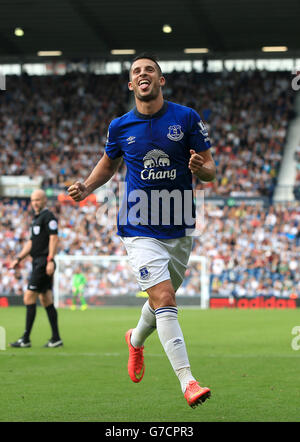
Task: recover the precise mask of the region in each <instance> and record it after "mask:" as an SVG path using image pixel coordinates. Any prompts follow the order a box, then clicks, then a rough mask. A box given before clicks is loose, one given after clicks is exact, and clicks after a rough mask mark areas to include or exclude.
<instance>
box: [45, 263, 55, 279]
mask: <svg viewBox="0 0 300 442" xmlns="http://www.w3.org/2000/svg"><path fill="white" fill-rule="evenodd" d="M54 270H55V264H54V262H53V261H49V262H47V265H46V273H47V275H48V276H51V275H53V273H54Z"/></svg>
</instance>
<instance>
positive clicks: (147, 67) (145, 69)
mask: <svg viewBox="0 0 300 442" xmlns="http://www.w3.org/2000/svg"><path fill="white" fill-rule="evenodd" d="M164 84H165V78H164V77H163V76H161V74H160V72H159V69H158V67H157V65H156V63H155V62H154V61H152V60H149V59H147V58H142V59H139V60H137V61H135V62H134V63H133V65H132V67H131V72H130V81H129V83H128V87H129V89H130V90H131V91H133V92H134V95H135V97H136V98H137V99H138V100H140V101H151V100H155V99H156V98H157V97H158V95H159V93H160V91H161V89H160V88H161V87H162V86H164Z"/></svg>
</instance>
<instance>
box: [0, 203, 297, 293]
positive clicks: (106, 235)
mask: <svg viewBox="0 0 300 442" xmlns="http://www.w3.org/2000/svg"><path fill="white" fill-rule="evenodd" d="M49 207H51V209H52V210H53V211H54V213H55V214H56V215H57V217H58V219H59V237H60V249H59V253H60V254H61V255H65V257H66V259H65V261H64V263H63V264H62V267H61V269H60V278H59V284H60V292H61V293H71V280H72V274H73V273H74V271H75V266H76V265H77V264H79V266H81V269H82V271H83V272H85V273H86V277H87V280H88V281H87V285H86V292H85V293H86V295H87V296H94V295H101V294H107V295H108V294H110V295H119V294H126V293H129V292H130V293H131V294H132V293H137V292H138V291H139V288H138V286H137V284H136V282H135V279H134V277H133V275H132V272H131V270H130V269H129V268H128V265H127V264H126V263H124V262H121V261H113V262H109V263H108V262H104V261H101V262H98V261H91V262H89V263H84V262H83V261H80V259H79V261H77V262H76V264H75V263H72V262H71V261H69V262H68V256H69V255H78V257H79V258H80V256H82V255H97V256H101V255H109V256H111V255H117V256H120V257H122V256H125V255H126V252H125V249H124V246H123V244H122V243H121V241H120V239H119V237H118V236H117V235H116V227H115V226H113V225H110V224H108V223H107V220H106V219H105V218H103V216H102V215H101V206H99V204H96V205H95V204H92V203H88V204H86V205H85V206H82V207H79V206H78V205H76V206H74V205H71V204H68V203H66V204H64V205H61V204H59V203H57V202H55V203H54V204H52V206H51V205H50V206H49ZM0 219H1V221H0V227H1V228H0V242H1V248H0V273H1V275H2V278H1V280H0V293H2V294H17V295H21V294H22V293H23V290H24V289H25V288H26V282H27V279H28V274H29V272H30V259H26V260H25V261H24V262H23V263H22V265H21V267H20V269H18V270H16V271H12V270H9V269H8V263H9V261H10V260H12V259H13V257H15V256H16V254H17V253H18V252H19V251H20V249H21V247H22V245H23V244H24V241H26V240H27V239H28V229H29V225H30V222H31V214H30V211H29V210H27V207H26V203H25V202H22V201H13V202H9V200H2V201H0ZM204 220H205V223H204V225H203V226H202V231H201V234H200V235H199V236H197V237H195V238H194V247H193V251H192V256H202V255H203V256H206V257H207V258H208V264H209V265H208V270H209V284H210V290H211V294H212V295H215V296H228V295H233V296H237V297H239V296H255V295H266V296H270V295H275V296H284V297H291V296H295V297H300V263H299V255H300V206H299V204H294V203H289V204H287V205H276V206H274V205H273V206H272V205H271V206H270V207H268V208H264V207H261V206H259V205H256V206H247V205H245V204H242V205H240V206H234V207H228V206H224V207H220V206H215V205H213V204H211V203H207V204H205V216H204ZM87 269H88V271H87ZM200 270H201V263H200V262H192V263H191V264H190V265H189V267H188V269H187V272H186V278H185V280H184V283H183V285H182V287H181V288H180V289H179V291H178V295H189V296H194V295H199V293H200V288H201V284H200V278H201V272H200Z"/></svg>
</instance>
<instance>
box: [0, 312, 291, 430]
mask: <svg viewBox="0 0 300 442" xmlns="http://www.w3.org/2000/svg"><path fill="white" fill-rule="evenodd" d="M139 314H140V308H99V309H89V310H86V311H84V312H81V311H79V310H78V311H75V312H73V311H70V310H61V309H60V310H59V323H60V331H61V336H62V338H63V340H64V347H60V348H57V349H55V348H54V349H51V348H42V346H43V344H45V342H46V341H47V340H48V338H49V337H50V328H49V324H48V320H47V317H46V313H45V311H44V310H43V308H42V307H38V309H37V316H36V321H35V324H34V328H33V331H32V335H31V341H32V347H31V348H29V349H26V348H25V349H13V348H10V347H8V346H7V349H6V350H4V351H0V371H1V401H0V421H1V422H47V421H48V422H292V421H294V422H299V421H300V376H299V365H300V350H293V349H292V346H291V344H292V340H293V338H295V336H294V335H292V329H293V328H294V327H295V326H300V316H299V311H298V310H234V309H233V310H225V309H224V310H223V309H222V310H199V309H191V308H180V309H179V321H180V324H181V327H182V329H183V333H184V336H185V341H186V345H187V349H188V354H189V359H190V363H191V367H192V371H193V374H194V376H195V377H196V378H197V379H198V380H199V381H200V383H201V384H203V385H204V386H208V387H210V388H211V390H212V397H211V399H210V400H208V401H206V402H205V404H203V405H202V406H199V407H197V408H196V409H191V408H190V407H188V405H187V403H186V401H185V399H184V398H183V395H182V393H181V389H180V385H179V382H178V380H177V378H176V376H175V374H174V373H173V370H172V368H171V365H170V363H169V361H168V359H167V357H166V355H165V353H164V351H163V349H162V346H161V344H160V341H159V339H158V336H157V333H156V332H154V333H153V335H151V336H150V337H149V338H148V340H147V342H146V346H145V363H146V372H145V376H144V379H143V380H142V382H141V383H139V384H134V383H133V382H131V380H130V378H129V376H128V374H127V358H128V351H127V345H126V343H125V339H124V334H125V332H126V330H127V329H128V328H132V327H134V326H135V325H136V323H137V321H138V318H139ZM24 324H25V309H24V308H22V307H9V308H7V309H4V308H3V309H0V326H2V327H4V328H5V330H6V341H7V343H8V342H12V341H14V340H16V339H17V338H19V337H20V336H21V334H22V333H23V328H24Z"/></svg>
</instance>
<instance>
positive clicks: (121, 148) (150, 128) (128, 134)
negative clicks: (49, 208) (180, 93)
mask: <svg viewBox="0 0 300 442" xmlns="http://www.w3.org/2000/svg"><path fill="white" fill-rule="evenodd" d="M210 147H211V144H210V140H209V138H208V133H207V129H206V127H205V125H204V123H203V122H202V120H201V118H200V116H199V115H198V113H197V112H196V111H195V110H193V109H191V108H189V107H186V106H182V105H179V104H175V103H172V102H169V101H165V102H164V105H163V107H162V109H161V110H160V111H159V112H157V113H156V114H154V115H151V116H148V115H144V114H141V113H139V112H138V110H137V109H136V108H134V109H132V110H131V111H130V112H128V113H126V114H125V115H123V116H121V117H119V118H116V119H114V120H113V121H112V122H111V124H110V126H109V130H108V136H107V143H106V147H105V150H106V153H107V155H108V156H109V158H111V159H116V158H118V157H121V156H122V157H123V159H124V161H125V163H126V166H127V173H126V179H125V183H124V192H123V197H122V204H121V208H120V210H119V213H118V235H120V236H147V237H153V238H161V239H168V238H179V237H182V236H186V232H187V229H189V230H190V229H193V228H194V226H195V219H194V217H195V206H194V202H193V197H192V195H193V191H192V173H191V171H190V169H189V168H188V163H189V159H190V157H191V155H190V149H194V150H195V151H196V152H201V151H204V150H207V149H209V148H210ZM187 211H189V212H190V213H188V214H187Z"/></svg>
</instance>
